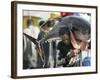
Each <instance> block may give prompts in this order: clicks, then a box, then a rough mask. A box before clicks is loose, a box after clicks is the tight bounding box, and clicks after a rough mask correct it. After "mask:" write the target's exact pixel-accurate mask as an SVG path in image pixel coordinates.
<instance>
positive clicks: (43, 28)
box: [38, 21, 51, 68]
mask: <svg viewBox="0 0 100 80" xmlns="http://www.w3.org/2000/svg"><path fill="white" fill-rule="evenodd" d="M50 24H51V22H50V21H47V22H45V21H40V23H39V26H40V33H39V35H38V41H40V40H41V39H43V38H44V37H46V35H47V34H48V33H49V31H50V28H51V25H50ZM41 48H42V51H43V53H44V68H48V67H49V64H48V61H49V42H44V43H42V44H41ZM38 63H40V64H41V62H38ZM40 67H41V65H40Z"/></svg>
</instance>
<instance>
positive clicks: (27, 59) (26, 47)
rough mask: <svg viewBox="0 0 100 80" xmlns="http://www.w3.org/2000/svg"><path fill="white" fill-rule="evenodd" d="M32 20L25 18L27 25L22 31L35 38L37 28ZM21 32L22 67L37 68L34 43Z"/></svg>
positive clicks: (37, 31)
mask: <svg viewBox="0 0 100 80" xmlns="http://www.w3.org/2000/svg"><path fill="white" fill-rule="evenodd" d="M33 23H34V22H33V20H32V19H27V22H26V24H27V27H26V28H25V29H24V31H23V33H24V34H27V35H29V36H30V37H32V38H34V39H37V35H38V33H39V29H38V28H37V27H36V26H33ZM24 34H23V69H34V68H37V66H38V65H37V60H38V58H37V56H38V54H37V50H36V45H35V44H34V43H33V42H32V41H31V40H30V39H29V38H28V37H26V36H25V35H24Z"/></svg>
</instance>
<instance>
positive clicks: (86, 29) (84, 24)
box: [41, 16, 91, 41]
mask: <svg viewBox="0 0 100 80" xmlns="http://www.w3.org/2000/svg"><path fill="white" fill-rule="evenodd" d="M62 27H68V28H69V30H71V31H72V32H73V33H74V35H75V37H76V39H78V40H81V41H88V40H90V37H91V36H90V35H91V34H90V33H91V27H90V23H89V22H88V21H87V20H85V19H83V18H81V17H77V16H69V17H68V16H67V17H64V18H62V19H61V21H60V22H58V23H57V24H56V25H55V26H54V27H53V29H52V30H51V31H50V33H49V34H48V35H47V36H46V37H45V38H44V39H42V40H41V41H45V40H47V39H50V38H55V37H59V30H60V29H61V28H62Z"/></svg>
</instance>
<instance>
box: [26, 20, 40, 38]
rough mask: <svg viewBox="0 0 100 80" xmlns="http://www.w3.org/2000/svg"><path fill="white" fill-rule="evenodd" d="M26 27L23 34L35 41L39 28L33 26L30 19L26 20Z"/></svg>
mask: <svg viewBox="0 0 100 80" xmlns="http://www.w3.org/2000/svg"><path fill="white" fill-rule="evenodd" d="M26 23H27V27H26V28H25V29H24V33H26V34H28V35H30V36H31V37H33V38H35V39H37V38H38V34H39V32H40V31H39V28H38V27H37V26H34V21H33V20H32V19H27V22H26Z"/></svg>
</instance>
